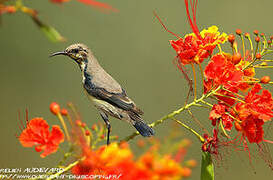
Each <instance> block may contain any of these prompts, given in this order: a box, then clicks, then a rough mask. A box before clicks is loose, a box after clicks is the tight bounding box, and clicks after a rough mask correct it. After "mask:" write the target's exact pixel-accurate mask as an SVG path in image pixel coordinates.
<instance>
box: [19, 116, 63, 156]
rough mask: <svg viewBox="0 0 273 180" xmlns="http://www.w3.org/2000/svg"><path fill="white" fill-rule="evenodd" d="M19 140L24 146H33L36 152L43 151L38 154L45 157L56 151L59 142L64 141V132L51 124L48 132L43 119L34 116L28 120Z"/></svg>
mask: <svg viewBox="0 0 273 180" xmlns="http://www.w3.org/2000/svg"><path fill="white" fill-rule="evenodd" d="M19 141H20V143H21V144H22V146H24V147H32V146H35V150H36V151H37V152H41V151H44V152H43V153H42V154H41V155H40V156H41V157H46V156H47V155H49V154H52V153H54V152H56V151H57V149H58V147H59V144H60V143H62V142H63V141H64V134H63V132H62V130H61V129H60V127H59V126H57V125H53V126H52V130H51V132H50V131H49V126H48V124H47V122H46V121H45V120H44V119H42V118H34V119H32V120H30V121H29V122H28V124H27V127H26V128H25V129H24V130H23V132H22V133H21V135H20V136H19Z"/></svg>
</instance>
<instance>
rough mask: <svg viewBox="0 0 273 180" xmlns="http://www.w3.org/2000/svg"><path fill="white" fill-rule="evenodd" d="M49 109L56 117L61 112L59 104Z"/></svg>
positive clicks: (53, 104)
mask: <svg viewBox="0 0 273 180" xmlns="http://www.w3.org/2000/svg"><path fill="white" fill-rule="evenodd" d="M49 109H50V111H51V112H52V113H53V114H55V115H56V114H58V113H60V110H61V108H60V105H59V104H57V103H56V102H53V103H51V104H50V106H49Z"/></svg>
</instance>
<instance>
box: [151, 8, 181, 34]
mask: <svg viewBox="0 0 273 180" xmlns="http://www.w3.org/2000/svg"><path fill="white" fill-rule="evenodd" d="M153 13H154V15H155V17H156V18H157V19H158V21H159V23H160V24H161V25H162V26H163V28H164V29H165V30H166V31H167V32H169V33H171V34H172V35H174V36H175V37H177V38H178V39H180V38H181V37H179V36H178V35H177V34H175V33H174V32H172V31H170V30H169V29H168V28H167V27H166V26H165V25H164V23H163V22H162V20H161V19H160V18H159V16H158V15H157V14H156V12H155V11H153Z"/></svg>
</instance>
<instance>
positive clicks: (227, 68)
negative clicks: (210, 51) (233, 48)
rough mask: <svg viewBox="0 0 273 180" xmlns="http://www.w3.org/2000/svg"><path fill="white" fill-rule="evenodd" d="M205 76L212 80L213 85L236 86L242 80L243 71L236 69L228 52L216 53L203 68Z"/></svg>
mask: <svg viewBox="0 0 273 180" xmlns="http://www.w3.org/2000/svg"><path fill="white" fill-rule="evenodd" d="M204 73H205V77H206V78H207V79H208V80H213V84H214V86H216V87H217V86H219V85H223V86H224V87H225V88H228V89H230V88H234V87H235V88H236V87H237V86H238V85H239V83H240V82H241V80H242V76H243V73H242V72H241V71H240V70H238V69H236V67H235V65H234V64H233V63H232V61H231V57H230V56H229V55H228V54H216V55H214V56H213V57H212V58H211V61H210V62H209V64H208V65H207V66H206V68H205V71H204Z"/></svg>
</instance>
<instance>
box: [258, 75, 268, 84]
mask: <svg viewBox="0 0 273 180" xmlns="http://www.w3.org/2000/svg"><path fill="white" fill-rule="evenodd" d="M260 82H261V83H263V84H267V83H269V82H270V77H269V76H264V77H262V78H261V80H260Z"/></svg>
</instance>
